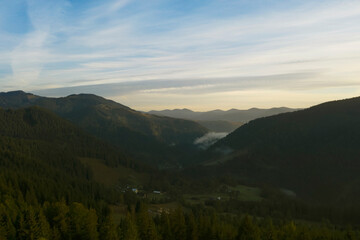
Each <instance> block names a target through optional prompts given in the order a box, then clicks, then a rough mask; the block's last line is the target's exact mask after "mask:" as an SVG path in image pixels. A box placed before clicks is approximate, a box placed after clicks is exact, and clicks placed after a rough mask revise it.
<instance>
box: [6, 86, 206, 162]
mask: <svg viewBox="0 0 360 240" xmlns="http://www.w3.org/2000/svg"><path fill="white" fill-rule="evenodd" d="M28 106H39V107H42V108H45V109H48V110H50V111H52V112H54V113H56V114H57V115H59V116H61V117H63V118H65V119H67V120H69V121H71V122H72V123H74V124H76V125H77V126H79V127H81V128H82V129H84V130H85V131H87V132H88V133H91V134H93V135H94V136H96V137H98V138H100V139H103V140H106V141H107V142H109V143H111V144H113V145H115V146H118V147H120V148H121V149H122V150H124V151H125V150H126V151H127V152H129V153H131V154H132V155H133V156H134V157H137V158H139V159H142V160H144V161H147V162H149V163H154V162H155V163H157V164H159V165H162V166H166V165H170V166H174V165H176V164H179V163H178V161H181V159H182V157H181V158H180V155H181V154H180V155H176V154H175V155H174V154H171V152H172V151H177V152H178V153H180V152H182V150H181V147H182V146H185V147H186V148H187V149H188V146H191V145H192V144H193V142H194V140H195V139H196V138H198V137H201V136H203V135H204V134H205V133H207V131H208V130H207V129H206V128H204V127H202V126H200V125H199V124H197V123H195V122H193V121H189V120H183V119H173V118H169V117H160V116H154V115H150V114H146V113H141V112H138V111H135V110H133V109H131V108H129V107H126V106H124V105H121V104H119V103H116V102H114V101H111V100H107V99H104V98H102V97H99V96H96V95H92V94H79V95H70V96H67V97H62V98H47V97H40V96H36V95H33V94H30V93H25V92H22V91H15V92H8V93H0V107H3V108H19V107H28Z"/></svg>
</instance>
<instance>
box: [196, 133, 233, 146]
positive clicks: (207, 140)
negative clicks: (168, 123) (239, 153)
mask: <svg viewBox="0 0 360 240" xmlns="http://www.w3.org/2000/svg"><path fill="white" fill-rule="evenodd" d="M228 134H229V133H216V132H210V133H207V134H205V135H204V136H202V137H200V138H197V139H195V141H194V144H195V145H198V146H199V147H200V148H202V149H207V148H208V147H210V146H211V145H213V144H214V143H215V142H217V141H218V140H220V139H221V138H224V137H226V136H227V135H228Z"/></svg>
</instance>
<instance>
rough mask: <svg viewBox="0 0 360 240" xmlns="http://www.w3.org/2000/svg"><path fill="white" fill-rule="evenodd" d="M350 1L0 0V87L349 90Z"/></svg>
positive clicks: (174, 101)
mask: <svg viewBox="0 0 360 240" xmlns="http://www.w3.org/2000/svg"><path fill="white" fill-rule="evenodd" d="M359 23H360V2H359V1H357V0H356V1H355V0H336V1H335V0H334V1H332V0H328V1H310V0H302V1H300V0H288V1H282V0H281V1H280V0H267V1H266V0H238V1H232V0H229V1H226V0H191V1H190V0H182V1H181V0H168V1H166V0H152V1H145V0H103V1H96V0H94V1H85V0H73V1H68V0H0V91H11V90H18V89H22V90H24V91H29V92H33V93H36V94H40V95H44V96H65V95H68V94H73V93H81V92H87V93H95V94H98V95H102V96H105V97H107V98H111V99H113V100H116V101H118V102H121V103H122V104H125V105H128V106H130V107H133V108H135V109H139V110H150V109H165V108H184V107H186V108H191V109H194V110H210V109H216V108H220V109H229V108H250V107H273V106H289V107H307V106H310V105H313V104H317V103H320V102H323V101H327V100H332V99H340V98H347V97H353V96H358V95H360V24H359Z"/></svg>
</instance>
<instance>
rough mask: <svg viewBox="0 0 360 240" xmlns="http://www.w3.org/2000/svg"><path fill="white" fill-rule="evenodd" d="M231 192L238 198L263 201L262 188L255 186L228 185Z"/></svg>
mask: <svg viewBox="0 0 360 240" xmlns="http://www.w3.org/2000/svg"><path fill="white" fill-rule="evenodd" d="M228 190H230V191H231V192H230V194H231V193H233V194H234V195H235V196H236V198H237V199H239V200H242V201H254V202H257V201H261V200H262V197H261V189H260V188H255V187H248V186H244V185H238V186H236V187H228Z"/></svg>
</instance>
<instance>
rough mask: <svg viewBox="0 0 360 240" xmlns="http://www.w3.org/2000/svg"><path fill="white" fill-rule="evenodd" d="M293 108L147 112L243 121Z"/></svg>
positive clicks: (179, 116)
mask: <svg viewBox="0 0 360 240" xmlns="http://www.w3.org/2000/svg"><path fill="white" fill-rule="evenodd" d="M295 110H297V109H292V108H286V107H280V108H270V109H259V108H250V109H248V110H238V109H230V110H227V111H223V110H213V111H208V112H194V111H191V110H189V109H186V108H184V109H174V110H163V111H150V112H149V113H150V114H155V115H159V116H167V117H174V118H182V119H190V120H194V121H228V122H242V123H244V122H248V121H250V120H253V119H256V118H259V117H267V116H271V115H276V114H280V113H285V112H292V111H295Z"/></svg>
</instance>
